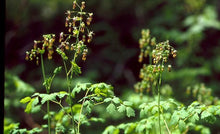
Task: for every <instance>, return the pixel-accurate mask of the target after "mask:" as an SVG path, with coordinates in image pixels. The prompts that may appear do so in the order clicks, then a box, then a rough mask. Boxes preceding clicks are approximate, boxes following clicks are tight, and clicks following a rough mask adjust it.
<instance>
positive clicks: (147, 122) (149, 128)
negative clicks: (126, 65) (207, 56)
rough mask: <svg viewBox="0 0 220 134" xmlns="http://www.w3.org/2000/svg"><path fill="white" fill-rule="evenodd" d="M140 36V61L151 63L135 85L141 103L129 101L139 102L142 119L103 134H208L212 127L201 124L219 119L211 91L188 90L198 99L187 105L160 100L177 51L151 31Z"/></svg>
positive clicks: (201, 88)
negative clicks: (169, 60) (209, 101)
mask: <svg viewBox="0 0 220 134" xmlns="http://www.w3.org/2000/svg"><path fill="white" fill-rule="evenodd" d="M141 33H142V38H141V39H140V40H139V44H140V49H141V52H140V55H139V62H143V61H144V60H145V58H148V57H149V62H148V61H146V63H149V64H148V65H147V64H144V65H143V67H142V68H141V70H140V75H139V77H140V79H141V81H140V82H138V83H137V84H135V85H134V88H135V91H136V92H138V93H140V97H139V100H138V98H136V99H135V100H134V99H130V100H129V101H130V102H136V108H135V109H137V110H139V112H140V113H139V115H140V119H137V120H135V121H133V122H128V123H121V124H119V125H116V126H113V125H110V126H108V127H106V129H105V131H104V132H103V134H119V133H121V132H123V133H126V134H145V133H146V134H149V133H150V134H158V133H160V134H161V133H168V134H171V133H172V134H183V133H184V134H185V133H188V132H191V131H197V132H200V133H204V134H205V133H207V134H209V133H210V130H209V128H208V127H206V126H204V125H203V124H201V123H200V122H199V121H201V120H204V121H206V122H208V123H214V122H215V120H216V118H217V116H218V117H219V116H220V110H219V108H220V105H219V101H218V99H214V97H213V96H211V95H210V90H209V89H207V88H205V86H204V85H201V86H196V87H195V88H193V89H192V88H188V89H187V95H188V96H189V95H190V94H192V95H193V97H194V98H196V97H197V100H194V101H193V102H192V103H191V104H189V105H188V106H185V105H184V104H183V103H181V102H179V101H177V100H175V99H174V98H166V97H161V95H162V93H161V85H162V73H163V72H164V71H165V70H167V71H169V72H170V71H171V65H170V64H168V65H167V63H168V59H169V58H170V57H173V58H175V57H176V56H177V50H175V49H174V48H173V47H172V46H171V45H170V43H169V41H164V42H159V43H157V42H156V38H154V37H153V38H152V37H150V31H149V30H148V29H147V30H145V29H144V30H142V32H141ZM156 89H157V90H156ZM145 91H146V92H147V93H148V94H149V93H150V91H152V92H153V96H152V97H150V96H148V95H144V93H145ZM156 93H157V94H156ZM204 94H207V95H204ZM201 95H202V96H201ZM203 96H204V98H203V99H205V98H206V99H205V100H207V97H209V98H212V100H213V105H211V103H209V104H208V105H207V102H206V101H204V102H203V101H201V100H202V97H203ZM133 98H135V97H133Z"/></svg>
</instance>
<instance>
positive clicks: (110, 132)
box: [103, 125, 119, 134]
mask: <svg viewBox="0 0 220 134" xmlns="http://www.w3.org/2000/svg"><path fill="white" fill-rule="evenodd" d="M116 130H117V128H116V127H115V126H112V125H111V126H108V127H107V128H106V129H105V131H104V132H103V134H118V133H119V132H118V133H115V131H116Z"/></svg>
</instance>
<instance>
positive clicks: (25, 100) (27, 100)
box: [20, 97, 31, 104]
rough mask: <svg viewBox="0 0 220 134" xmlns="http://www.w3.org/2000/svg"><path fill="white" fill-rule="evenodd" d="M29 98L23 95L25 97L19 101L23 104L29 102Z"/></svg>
mask: <svg viewBox="0 0 220 134" xmlns="http://www.w3.org/2000/svg"><path fill="white" fill-rule="evenodd" d="M30 100H31V97H25V98H23V99H21V100H20V103H23V104H25V103H27V102H29V101H30Z"/></svg>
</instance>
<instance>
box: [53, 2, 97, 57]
mask: <svg viewBox="0 0 220 134" xmlns="http://www.w3.org/2000/svg"><path fill="white" fill-rule="evenodd" d="M77 8H78V10H79V11H77ZM84 8H85V2H84V1H83V2H81V5H79V4H78V3H77V2H76V0H75V1H74V2H73V11H70V10H68V11H66V15H67V17H66V21H65V27H67V28H68V34H64V32H61V33H60V36H59V42H60V46H59V48H58V49H57V51H58V53H59V54H60V53H61V52H60V50H61V51H63V53H62V55H64V54H65V53H64V51H65V50H70V51H75V56H76V57H77V56H78V54H82V55H83V56H82V60H83V61H85V60H86V55H87V53H88V49H87V46H86V45H85V44H86V43H90V42H91V40H92V38H93V35H94V33H93V31H89V29H88V28H87V26H89V25H90V24H91V21H92V19H93V13H87V12H84V11H83V9H84ZM71 38H74V39H75V42H74V43H72V44H70V43H69V40H70V39H71ZM62 55H61V56H62ZM62 57H63V56H62Z"/></svg>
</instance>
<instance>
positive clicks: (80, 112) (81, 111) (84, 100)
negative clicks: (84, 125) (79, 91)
mask: <svg viewBox="0 0 220 134" xmlns="http://www.w3.org/2000/svg"><path fill="white" fill-rule="evenodd" d="M88 93H89V90H87V91H86V94H85V96H84V97H86V96H87V94H88ZM84 102H85V98H84V100H83V102H82V106H81V109H80V114H79V121H78V129H77V134H80V133H79V129H80V123H81V115H82V111H83V104H84Z"/></svg>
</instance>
